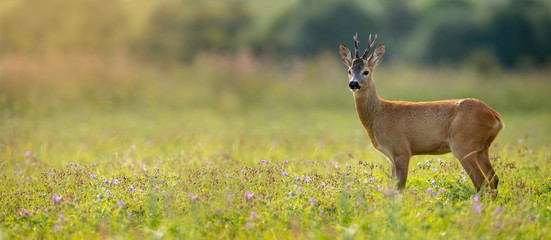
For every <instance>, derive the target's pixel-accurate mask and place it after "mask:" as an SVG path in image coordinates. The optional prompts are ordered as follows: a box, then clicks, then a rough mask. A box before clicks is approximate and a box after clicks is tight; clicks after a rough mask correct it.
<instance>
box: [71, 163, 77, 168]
mask: <svg viewBox="0 0 551 240" xmlns="http://www.w3.org/2000/svg"><path fill="white" fill-rule="evenodd" d="M69 165H70V166H71V167H77V165H76V164H74V163H69Z"/></svg>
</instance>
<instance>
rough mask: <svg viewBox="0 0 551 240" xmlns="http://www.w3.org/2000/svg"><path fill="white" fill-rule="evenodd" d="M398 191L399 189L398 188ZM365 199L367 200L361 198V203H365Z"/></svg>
mask: <svg viewBox="0 0 551 240" xmlns="http://www.w3.org/2000/svg"><path fill="white" fill-rule="evenodd" d="M396 191H398V190H396ZM364 201H365V200H364V199H363V198H360V203H364Z"/></svg>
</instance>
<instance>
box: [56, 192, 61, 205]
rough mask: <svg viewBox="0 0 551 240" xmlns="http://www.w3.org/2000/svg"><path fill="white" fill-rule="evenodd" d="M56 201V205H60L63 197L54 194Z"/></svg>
mask: <svg viewBox="0 0 551 240" xmlns="http://www.w3.org/2000/svg"><path fill="white" fill-rule="evenodd" d="M54 201H55V202H56V203H58V202H59V201H61V196H59V195H57V194H56V193H54Z"/></svg>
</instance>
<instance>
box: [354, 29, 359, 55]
mask: <svg viewBox="0 0 551 240" xmlns="http://www.w3.org/2000/svg"><path fill="white" fill-rule="evenodd" d="M354 52H356V58H359V57H360V53H359V52H358V33H356V35H354Z"/></svg>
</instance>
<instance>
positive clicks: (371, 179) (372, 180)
mask: <svg viewBox="0 0 551 240" xmlns="http://www.w3.org/2000/svg"><path fill="white" fill-rule="evenodd" d="M375 180H377V178H370V179H369V181H370V182H374V181H375Z"/></svg>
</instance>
